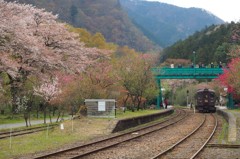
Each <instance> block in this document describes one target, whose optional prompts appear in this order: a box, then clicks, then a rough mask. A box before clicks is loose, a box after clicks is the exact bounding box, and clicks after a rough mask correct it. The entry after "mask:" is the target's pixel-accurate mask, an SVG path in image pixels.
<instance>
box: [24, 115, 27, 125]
mask: <svg viewBox="0 0 240 159" xmlns="http://www.w3.org/2000/svg"><path fill="white" fill-rule="evenodd" d="M24 120H25V123H26V127H28V114H27V113H24Z"/></svg>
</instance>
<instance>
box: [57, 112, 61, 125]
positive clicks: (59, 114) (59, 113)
mask: <svg viewBox="0 0 240 159" xmlns="http://www.w3.org/2000/svg"><path fill="white" fill-rule="evenodd" d="M60 116H61V111H59V112H58V117H57V120H56V123H57V122H58V120H59V118H60Z"/></svg>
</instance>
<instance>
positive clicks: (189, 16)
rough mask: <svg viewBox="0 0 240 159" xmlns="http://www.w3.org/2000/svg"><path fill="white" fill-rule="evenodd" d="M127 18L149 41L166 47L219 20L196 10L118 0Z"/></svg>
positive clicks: (219, 22)
mask: <svg viewBox="0 0 240 159" xmlns="http://www.w3.org/2000/svg"><path fill="white" fill-rule="evenodd" d="M120 2H121V5H122V7H123V8H124V9H125V10H126V11H127V13H128V15H129V17H130V18H131V19H132V20H133V22H134V23H135V24H136V25H137V26H138V27H139V28H140V29H141V30H142V32H143V33H144V34H145V35H146V36H147V37H148V38H149V39H151V40H152V41H154V42H155V43H157V44H158V45H160V46H161V47H163V48H164V47H167V46H170V45H172V44H174V43H175V42H176V41H178V40H180V39H185V38H187V37H188V36H190V35H192V34H193V33H194V32H196V31H200V30H202V29H203V28H204V27H206V26H210V25H212V24H222V23H224V22H223V20H221V19H220V18H218V17H216V16H214V15H213V14H211V13H209V12H207V11H205V10H203V9H200V8H181V7H177V6H174V5H169V4H165V3H160V2H148V1H139V0H120Z"/></svg>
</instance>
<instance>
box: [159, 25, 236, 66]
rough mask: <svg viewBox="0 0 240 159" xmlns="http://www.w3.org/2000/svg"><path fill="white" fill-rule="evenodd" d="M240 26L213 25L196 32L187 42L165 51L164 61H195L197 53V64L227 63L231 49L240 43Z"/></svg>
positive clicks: (180, 42) (181, 42) (179, 43)
mask: <svg viewBox="0 0 240 159" xmlns="http://www.w3.org/2000/svg"><path fill="white" fill-rule="evenodd" d="M239 25H240V24H239V23H230V24H222V25H212V26H210V27H208V28H205V29H204V30H202V31H201V32H196V33H195V34H194V35H192V36H190V37H188V38H187V39H186V40H183V41H178V42H177V43H175V44H174V45H172V46H170V47H168V48H166V49H164V51H163V60H165V59H167V58H175V59H176V58H184V59H189V60H191V61H193V59H194V55H193V51H195V52H196V63H200V62H201V63H204V64H205V65H208V64H209V63H211V62H215V63H219V61H221V62H223V63H227V62H228V61H229V59H230V57H229V52H230V50H231V48H232V47H233V46H234V45H235V44H238V43H239V42H240V41H239V38H237V36H236V35H235V34H236V33H237V32H238V31H239ZM237 30H238V31H237Z"/></svg>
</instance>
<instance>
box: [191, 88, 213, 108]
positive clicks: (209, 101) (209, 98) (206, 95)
mask: <svg viewBox="0 0 240 159" xmlns="http://www.w3.org/2000/svg"><path fill="white" fill-rule="evenodd" d="M195 99H196V103H195V107H196V109H197V110H198V111H199V112H216V107H215V103H216V94H215V92H214V90H211V89H207V88H205V89H200V90H198V91H197V92H196V95H195Z"/></svg>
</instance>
